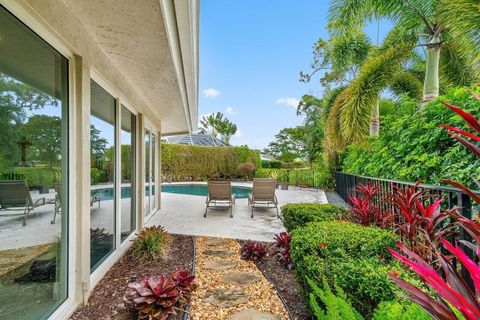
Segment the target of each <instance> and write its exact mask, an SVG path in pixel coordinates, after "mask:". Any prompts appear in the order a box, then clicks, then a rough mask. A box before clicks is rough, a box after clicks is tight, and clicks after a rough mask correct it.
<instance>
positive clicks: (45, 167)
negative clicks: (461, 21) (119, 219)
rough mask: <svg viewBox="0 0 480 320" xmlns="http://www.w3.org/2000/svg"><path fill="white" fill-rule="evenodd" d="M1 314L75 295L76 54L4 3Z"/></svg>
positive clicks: (47, 306) (13, 315) (22, 314)
mask: <svg viewBox="0 0 480 320" xmlns="http://www.w3.org/2000/svg"><path fill="white" fill-rule="evenodd" d="M0 128H1V130H0V319H12V320H15V319H40V318H41V319H43V318H46V317H48V315H50V314H51V313H52V312H53V311H54V310H55V309H56V308H57V307H58V306H59V305H60V304H61V303H62V302H63V301H64V300H65V299H66V297H67V289H68V288H67V274H68V273H67V266H68V259H67V257H68V254H67V253H68V252H67V249H68V246H67V242H68V232H67V226H68V174H67V173H68V60H67V59H66V58H65V57H63V56H62V55H61V54H60V53H58V52H57V51H56V50H54V49H53V48H52V47H51V46H50V45H48V44H47V43H46V42H45V41H44V40H42V39H41V38H40V37H39V36H38V35H36V34H35V33H34V32H33V31H32V30H30V29H29V28H28V27H26V26H25V25H24V24H22V23H21V22H20V21H19V20H18V19H16V18H15V17H14V16H13V15H12V14H11V13H9V12H8V11H7V10H6V9H5V8H3V7H2V6H0Z"/></svg>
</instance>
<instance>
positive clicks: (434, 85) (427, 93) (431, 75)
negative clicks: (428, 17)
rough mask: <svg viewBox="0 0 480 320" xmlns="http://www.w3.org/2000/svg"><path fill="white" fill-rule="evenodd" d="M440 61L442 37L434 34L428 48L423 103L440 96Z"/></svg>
mask: <svg viewBox="0 0 480 320" xmlns="http://www.w3.org/2000/svg"><path fill="white" fill-rule="evenodd" d="M439 62H440V37H439V36H438V35H434V36H433V37H432V39H431V40H430V42H429V45H428V49H427V61H426V70H425V82H424V84H423V100H422V104H424V103H426V102H428V101H431V100H433V99H435V98H436V97H438V91H439V84H438V65H439Z"/></svg>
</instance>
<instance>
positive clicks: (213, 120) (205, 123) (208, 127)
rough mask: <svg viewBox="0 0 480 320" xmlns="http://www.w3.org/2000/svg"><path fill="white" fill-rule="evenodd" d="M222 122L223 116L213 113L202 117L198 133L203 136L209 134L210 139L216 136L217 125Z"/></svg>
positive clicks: (219, 113)
mask: <svg viewBox="0 0 480 320" xmlns="http://www.w3.org/2000/svg"><path fill="white" fill-rule="evenodd" d="M222 121H223V114H222V113H221V112H215V113H212V114H209V115H204V116H203V117H202V119H201V120H200V128H199V132H200V133H203V134H210V135H211V136H212V138H216V137H217V135H218V133H219V132H218V127H219V124H220V123H221V122H222Z"/></svg>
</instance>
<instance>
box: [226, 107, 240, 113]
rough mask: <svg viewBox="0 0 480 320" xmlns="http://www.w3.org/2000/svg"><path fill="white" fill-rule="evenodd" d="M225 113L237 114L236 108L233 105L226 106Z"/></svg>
mask: <svg viewBox="0 0 480 320" xmlns="http://www.w3.org/2000/svg"><path fill="white" fill-rule="evenodd" d="M225 113H226V114H239V112H238V110H236V109H235V108H234V107H227V109H225Z"/></svg>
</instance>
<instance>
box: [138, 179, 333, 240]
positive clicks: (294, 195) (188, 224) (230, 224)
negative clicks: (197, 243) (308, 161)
mask: <svg viewBox="0 0 480 320" xmlns="http://www.w3.org/2000/svg"><path fill="white" fill-rule="evenodd" d="M175 184H193V182H192V183H171V184H168V185H175ZM195 184H197V183H195ZM198 184H202V183H198ZM203 184H205V183H203ZM233 185H234V186H243V187H251V186H252V183H251V182H250V183H248V182H234V183H233ZM276 195H277V198H278V202H279V207H281V206H282V205H284V204H287V203H303V202H317V203H327V198H326V196H325V192H324V191H323V190H318V189H305V188H296V187H290V188H289V190H279V189H277V191H276ZM161 206H162V208H161V209H160V210H159V211H158V212H157V213H155V214H154V215H153V217H152V218H151V219H150V220H149V221H148V223H147V224H148V225H161V226H163V227H164V228H165V229H166V230H167V231H168V232H170V233H178V234H188V235H196V236H211V237H222V238H232V239H241V240H249V239H250V240H255V241H273V237H274V235H275V234H277V233H279V232H282V231H285V228H284V226H283V224H282V221H281V220H280V219H278V218H277V216H276V211H275V209H255V211H254V218H253V219H252V218H251V217H250V214H251V208H250V207H249V206H248V201H247V199H237V200H236V205H235V206H234V209H233V218H230V217H229V210H228V209H216V210H209V211H208V214H207V217H206V218H204V217H203V213H204V212H205V197H204V196H193V195H184V194H176V193H167V192H163V193H162V200H161Z"/></svg>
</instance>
